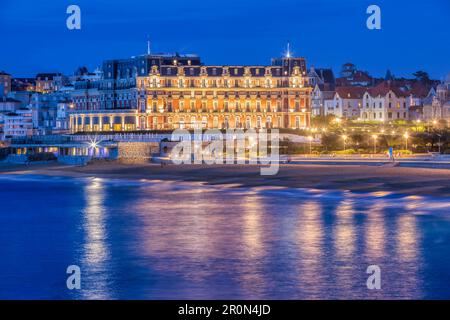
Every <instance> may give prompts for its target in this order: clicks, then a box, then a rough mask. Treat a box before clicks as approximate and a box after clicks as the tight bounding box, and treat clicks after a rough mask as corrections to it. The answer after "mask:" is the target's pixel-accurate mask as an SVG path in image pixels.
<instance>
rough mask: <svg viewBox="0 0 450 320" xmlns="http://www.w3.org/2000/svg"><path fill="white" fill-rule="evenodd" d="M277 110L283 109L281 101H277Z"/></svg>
mask: <svg viewBox="0 0 450 320" xmlns="http://www.w3.org/2000/svg"><path fill="white" fill-rule="evenodd" d="M276 111H278V112H279V111H281V102H280V101H277V110H276Z"/></svg>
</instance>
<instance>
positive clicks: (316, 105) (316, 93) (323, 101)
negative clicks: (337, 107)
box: [311, 84, 336, 117]
mask: <svg viewBox="0 0 450 320" xmlns="http://www.w3.org/2000/svg"><path fill="white" fill-rule="evenodd" d="M335 93H336V91H335V90H334V88H330V87H329V86H326V85H325V84H316V85H315V86H314V89H313V91H312V93H311V114H312V116H314V117H316V116H324V115H325V114H326V113H325V110H327V109H330V108H331V106H332V102H333V98H334V95H335Z"/></svg>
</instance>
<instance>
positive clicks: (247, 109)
mask: <svg viewBox="0 0 450 320" xmlns="http://www.w3.org/2000/svg"><path fill="white" fill-rule="evenodd" d="M245 111H247V112H249V111H250V101H247V102H246V103H245Z"/></svg>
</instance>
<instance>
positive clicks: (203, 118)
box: [202, 117, 208, 129]
mask: <svg viewBox="0 0 450 320" xmlns="http://www.w3.org/2000/svg"><path fill="white" fill-rule="evenodd" d="M207 126H208V118H206V117H202V128H203V129H205V128H206V127H207Z"/></svg>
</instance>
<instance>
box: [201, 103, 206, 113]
mask: <svg viewBox="0 0 450 320" xmlns="http://www.w3.org/2000/svg"><path fill="white" fill-rule="evenodd" d="M202 112H206V101H202Z"/></svg>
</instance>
